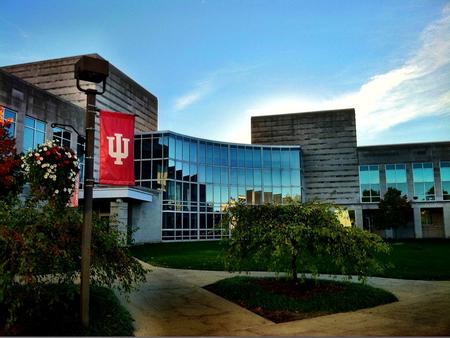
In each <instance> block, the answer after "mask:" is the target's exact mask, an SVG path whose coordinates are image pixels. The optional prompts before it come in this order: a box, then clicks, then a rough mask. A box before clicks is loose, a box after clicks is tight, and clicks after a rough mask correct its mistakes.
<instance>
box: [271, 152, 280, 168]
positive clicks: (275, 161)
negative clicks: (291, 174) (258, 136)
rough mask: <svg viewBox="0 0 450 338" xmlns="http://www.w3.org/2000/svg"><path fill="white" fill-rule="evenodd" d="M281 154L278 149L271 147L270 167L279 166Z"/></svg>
mask: <svg viewBox="0 0 450 338" xmlns="http://www.w3.org/2000/svg"><path fill="white" fill-rule="evenodd" d="M280 160H281V154H280V149H277V148H273V149H272V167H274V168H279V167H280V164H281V163H280Z"/></svg>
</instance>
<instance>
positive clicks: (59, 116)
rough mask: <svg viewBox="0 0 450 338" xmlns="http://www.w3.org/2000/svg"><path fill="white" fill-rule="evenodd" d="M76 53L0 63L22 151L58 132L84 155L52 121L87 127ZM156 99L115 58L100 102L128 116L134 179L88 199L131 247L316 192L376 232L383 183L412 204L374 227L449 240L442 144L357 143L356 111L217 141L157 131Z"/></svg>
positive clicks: (205, 233) (447, 155) (276, 121)
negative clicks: (132, 119) (232, 209)
mask: <svg viewBox="0 0 450 338" xmlns="http://www.w3.org/2000/svg"><path fill="white" fill-rule="evenodd" d="M91 56H94V57H99V58H101V56H99V55H97V54H93V55H91ZM79 58H80V56H76V57H69V58H63V59H56V60H46V61H40V62H33V63H28V64H22V65H13V66H8V67H3V68H1V69H0V105H1V106H2V107H4V108H5V112H6V117H11V118H12V119H13V122H14V123H13V129H12V131H11V132H12V133H13V134H14V135H15V136H16V138H17V147H18V150H19V151H22V150H27V149H28V148H30V147H34V146H36V145H37V144H39V143H41V142H43V141H44V140H45V139H54V140H55V141H57V142H59V143H61V144H63V145H67V146H70V147H72V148H76V149H77V150H78V152H79V153H82V149H83V143H82V137H81V138H80V137H79V136H78V135H77V134H76V133H75V132H74V131H73V130H72V129H70V128H64V127H63V126H57V127H54V128H53V127H52V124H53V123H59V124H63V125H71V126H73V127H74V128H75V129H76V130H78V131H79V132H80V133H82V134H83V133H84V107H85V104H86V102H85V94H84V93H81V92H79V91H78V89H77V88H76V81H75V79H74V78H73V69H74V64H75V63H76V61H77V60H78V59H79ZM90 86H94V85H92V84H91V85H90ZM157 104H158V101H157V98H156V97H155V96H154V95H153V94H151V93H150V92H148V91H147V90H145V89H144V88H142V87H141V86H140V85H139V84H137V83H136V82H135V81H133V80H132V79H130V78H129V77H128V76H126V75H125V74H124V73H123V72H121V71H120V70H118V69H117V68H116V67H114V66H112V65H111V73H110V76H109V78H108V80H107V91H106V93H105V95H104V96H98V99H97V106H98V108H100V109H106V110H113V111H126V112H131V113H134V114H135V115H136V135H135V145H134V149H135V154H134V156H135V177H136V186H135V187H134V188H130V187H123V188H122V187H110V186H97V187H96V188H95V189H94V206H95V209H96V212H97V213H98V214H99V215H100V217H107V218H109V217H110V216H111V215H114V216H115V218H114V219H116V220H118V221H119V223H118V224H119V225H120V226H121V227H123V231H127V232H128V233H129V234H130V236H131V234H132V236H133V239H134V241H135V242H137V243H141V242H149V241H153V242H157V241H179V240H207V239H218V238H221V237H223V236H227V235H228V234H227V233H224V232H223V230H221V229H219V228H217V227H215V225H217V224H218V223H219V222H220V220H221V218H222V214H223V212H224V209H225V207H226V206H227V205H228V204H229V203H230V200H231V198H233V199H235V200H245V201H246V202H247V203H249V204H254V205H257V204H262V203H267V202H275V203H283V201H285V199H286V198H287V197H293V198H297V199H301V200H302V201H308V200H312V199H319V200H322V201H327V202H332V203H336V204H338V205H341V206H344V207H346V208H347V209H348V210H349V213H350V216H351V218H352V220H353V223H354V225H355V226H358V227H363V228H365V229H367V230H370V231H377V230H376V229H374V227H373V218H374V214H375V213H376V210H377V203H378V202H379V200H380V199H381V198H382V197H383V195H384V193H385V192H386V190H387V188H389V187H395V188H397V189H399V190H401V191H402V193H404V194H405V195H406V196H407V197H408V199H409V200H411V202H412V206H413V216H414V218H413V222H411V224H410V225H409V226H408V227H406V228H405V229H400V230H398V231H396V233H393V232H392V231H382V232H379V233H380V234H381V235H383V236H386V237H392V236H397V237H402V238H414V237H417V238H431V237H433V238H434V237H440V238H442V237H446V238H450V141H449V142H435V143H416V144H396V145H383V146H364V147H358V146H357V140H356V121H355V110H354V109H340V110H328V111H317V112H305V113H295V114H282V115H271V116H257V117H252V121H251V135H252V144H234V143H224V142H217V141H210V140H203V139H198V138H193V137H189V136H185V135H180V134H176V133H174V132H170V131H158V130H157V129H158V128H157V122H158V107H157ZM96 129H97V131H98V130H99V128H98V127H97V128H96ZM81 136H83V135H81ZM96 138H97V145H98V134H97V137H96ZM96 157H97V159H98V147H97V148H96ZM81 159H82V157H81ZM97 175H98V160H97V162H96V163H95V173H94V176H95V177H98V176H97ZM80 198H81V199H82V198H83V191H82V190H81V191H80Z"/></svg>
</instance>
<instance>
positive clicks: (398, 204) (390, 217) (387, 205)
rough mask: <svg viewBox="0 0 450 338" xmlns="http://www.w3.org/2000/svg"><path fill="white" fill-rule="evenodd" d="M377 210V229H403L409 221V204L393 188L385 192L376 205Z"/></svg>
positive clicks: (404, 197) (398, 191) (399, 192)
mask: <svg viewBox="0 0 450 338" xmlns="http://www.w3.org/2000/svg"><path fill="white" fill-rule="evenodd" d="M378 209H379V213H378V217H377V220H376V225H377V228H379V229H391V228H392V229H394V230H396V229H398V228H401V227H405V226H406V225H407V224H408V223H409V222H410V221H411V210H412V209H411V203H410V202H409V201H408V199H407V198H406V196H402V195H401V191H400V190H397V189H395V188H389V189H388V190H387V191H386V193H385V194H384V197H383V199H381V201H380V202H379V203H378Z"/></svg>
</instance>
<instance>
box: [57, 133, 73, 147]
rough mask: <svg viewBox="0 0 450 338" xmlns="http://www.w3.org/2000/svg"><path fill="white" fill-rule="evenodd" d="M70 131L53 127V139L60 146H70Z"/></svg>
mask: <svg viewBox="0 0 450 338" xmlns="http://www.w3.org/2000/svg"><path fill="white" fill-rule="evenodd" d="M71 136H72V134H71V133H70V131H67V130H65V129H61V128H53V141H54V142H55V143H56V144H59V145H60V146H62V147H67V148H70V138H71Z"/></svg>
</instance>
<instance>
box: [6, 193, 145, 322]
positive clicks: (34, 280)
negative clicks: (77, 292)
mask: <svg viewBox="0 0 450 338" xmlns="http://www.w3.org/2000/svg"><path fill="white" fill-rule="evenodd" d="M81 226H82V217H81V214H80V213H79V212H78V211H77V210H76V209H73V208H69V207H62V208H59V209H55V208H53V207H52V206H51V205H49V204H48V205H42V204H39V205H38V204H37V203H35V202H33V201H28V202H16V203H14V204H11V203H9V204H8V203H5V202H0V256H1V257H2V258H3V259H2V262H1V263H0V303H3V304H4V305H6V306H5V308H6V309H8V313H7V324H8V327H11V325H13V324H14V323H15V322H16V320H17V318H16V314H17V313H19V312H20V313H24V308H23V307H24V301H23V300H24V299H27V298H29V295H30V294H32V295H33V298H34V299H35V300H36V301H37V302H38V301H39V299H41V298H43V297H44V298H45V297H48V294H47V293H48V291H46V290H48V287H45V285H46V283H55V284H59V285H71V284H73V282H74V281H75V278H76V277H77V276H78V275H79V271H80V265H81V262H80V261H81V259H80V247H81V235H80V234H81ZM119 237H120V234H119V232H118V231H117V230H116V229H114V228H112V229H107V227H106V226H105V224H102V223H101V222H100V221H99V220H94V222H93V229H92V241H93V242H92V251H91V261H92V266H91V281H92V283H93V284H94V285H99V286H107V287H111V286H113V285H114V286H115V287H117V288H118V289H119V290H120V291H124V292H129V291H131V290H132V288H133V285H134V284H135V283H137V282H140V281H143V280H144V274H145V271H144V269H143V268H142V267H141V265H140V264H139V262H138V261H137V260H135V259H134V258H133V257H132V256H131V254H130V253H129V251H128V249H127V248H126V247H123V246H120V244H119V241H118V239H119ZM67 290H71V288H69V287H68V288H67ZM57 297H58V296H56V295H55V297H54V298H53V300H54V303H55V304H56V303H57V302H58V299H57ZM48 305H49V306H50V307H51V306H52V303H50V304H48ZM26 313H27V315H28V316H30V317H32V316H33V308H30V309H28V310H27V311H26ZM22 319H23V318H22Z"/></svg>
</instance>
